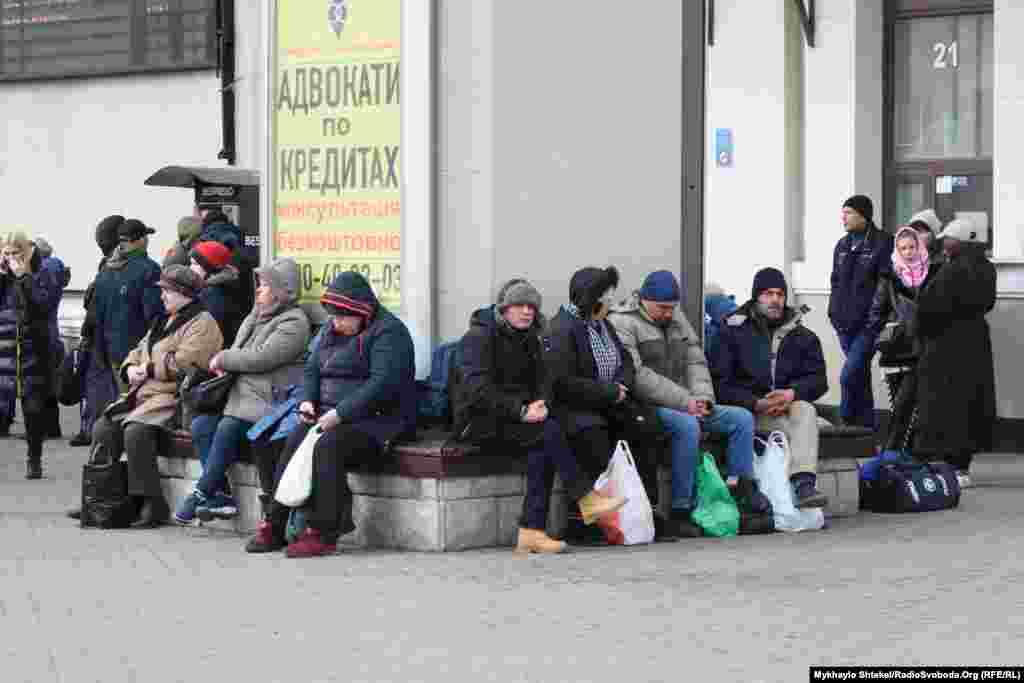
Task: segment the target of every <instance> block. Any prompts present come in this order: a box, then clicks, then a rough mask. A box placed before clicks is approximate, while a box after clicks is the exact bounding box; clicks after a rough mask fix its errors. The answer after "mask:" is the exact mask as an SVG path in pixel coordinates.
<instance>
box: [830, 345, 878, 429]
mask: <svg viewBox="0 0 1024 683" xmlns="http://www.w3.org/2000/svg"><path fill="white" fill-rule="evenodd" d="M839 345H840V346H841V347H842V348H843V353H845V354H846V361H845V362H844V363H843V370H842V372H841V373H840V375H839V384H840V385H841V387H842V396H841V398H840V404H839V413H840V415H841V416H842V418H843V420H844V421H845V422H846V423H847V424H850V425H857V426H858V427H867V428H868V429H875V428H876V426H877V425H876V424H875V397H874V393H873V392H872V388H871V357H872V356H874V355H875V335H874V333H872V332H870V331H868V330H862V331H860V332H858V333H856V334H847V333H845V332H840V333H839Z"/></svg>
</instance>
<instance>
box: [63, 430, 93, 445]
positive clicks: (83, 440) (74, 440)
mask: <svg viewBox="0 0 1024 683" xmlns="http://www.w3.org/2000/svg"><path fill="white" fill-rule="evenodd" d="M68 445H69V446H76V447H77V446H90V445H92V436H90V435H89V434H86V433H85V432H78V433H77V434H75V435H74V436H73V437H71V441H68Z"/></svg>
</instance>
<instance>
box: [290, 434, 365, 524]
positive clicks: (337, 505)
mask: <svg viewBox="0 0 1024 683" xmlns="http://www.w3.org/2000/svg"><path fill="white" fill-rule="evenodd" d="M312 426H313V425H308V424H300V425H299V426H298V427H296V428H295V431H293V432H292V433H291V434H290V435H289V436H288V440H287V442H286V443H285V446H284V450H283V451H282V452H281V455H280V457H279V458H278V461H277V467H276V469H275V472H274V487H275V489H276V488H277V482H279V481H280V480H281V475H282V474H284V469H285V467H287V466H288V462H289V461H290V460H291V459H292V455H293V454H294V453H295V451H296V450H298V448H299V445H301V444H302V440H303V439H305V438H306V433H307V432H309V430H310V429H311V428H312ZM380 453H381V447H380V444H379V443H378V442H377V440H376V439H374V438H373V437H372V436H370V435H369V434H367V433H366V432H363V431H360V430H359V429H357V428H355V427H353V426H352V425H346V424H341V425H338V426H337V427H335V428H334V429H332V430H330V431H329V432H325V433H324V435H323V436H321V437H320V439H319V440H318V441H317V442H316V448H315V449H314V450H313V494H312V495H311V496H310V497H309V499H308V500H307V501H306V503H305V504H304V505H303V506H302V508H303V510H304V511H305V513H306V524H307V525H308V526H309V527H311V528H313V529H316V530H317V531H319V532H320V538H321V539H322V540H323V541H324V542H325V543H334V542H335V541H337V539H338V536H341V535H344V534H347V533H348V532H350V531H352V530H353V529H355V528H356V527H355V524H354V523H353V521H352V490H351V489H349V487H348V474H347V472H346V470H345V467H346V465H351V464H354V463H357V462H363V461H366V460H369V459H370V458H373V457H377V456H379V455H380ZM286 512H287V508H285V506H283V505H281V504H280V503H278V502H277V501H274V502H273V503H272V504H271V508H270V516H271V519H272V520H273V521H274V522H275V523H277V524H280V523H281V522H280V520H282V519H285V520H286V519H287V515H286V514H285V513H286ZM279 531H283V530H279Z"/></svg>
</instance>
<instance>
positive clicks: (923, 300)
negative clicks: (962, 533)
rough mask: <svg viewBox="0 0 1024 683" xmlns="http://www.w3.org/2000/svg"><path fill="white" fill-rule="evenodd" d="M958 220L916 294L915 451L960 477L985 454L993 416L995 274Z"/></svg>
mask: <svg viewBox="0 0 1024 683" xmlns="http://www.w3.org/2000/svg"><path fill="white" fill-rule="evenodd" d="M976 236H977V233H976V232H975V230H974V228H973V226H972V225H971V224H970V223H969V222H967V221H964V220H961V219H958V220H955V221H953V222H952V223H950V224H949V225H948V226H947V227H946V229H945V230H944V231H943V232H942V234H940V235H939V237H940V238H942V239H943V240H944V242H943V251H944V252H945V254H946V258H947V259H948V260H947V262H946V263H945V264H944V265H943V266H942V268H941V269H940V270H939V271H938V273H937V274H936V275H935V277H934V278H932V280H931V282H930V283H929V284H928V286H927V287H925V288H924V290H923V291H922V292H921V294H920V295H919V296H918V301H917V315H918V329H917V333H918V335H919V338H920V342H921V356H920V361H919V363H918V380H919V393H918V395H919V396H920V403H919V418H920V419H919V423H918V433H917V449H918V453H919V454H922V455H925V456H929V457H934V456H941V457H942V458H944V459H945V460H946V461H947V462H949V463H950V464H951V465H953V466H954V467H956V468H957V470H959V471H960V473H961V475H963V481H965V482H968V483H969V480H967V479H966V475H967V470H968V468H969V467H970V465H971V459H972V458H973V456H974V454H975V453H977V452H979V451H986V450H991V448H992V428H993V425H994V423H995V417H996V392H995V370H994V366H993V361H992V337H991V335H990V333H989V327H988V323H987V322H986V321H985V315H986V314H987V313H988V312H989V311H991V310H992V309H993V307H995V303H996V270H995V267H994V266H993V265H992V263H991V262H989V260H988V259H987V258H985V254H984V251H983V245H981V244H978V243H976V242H974V240H975V239H976Z"/></svg>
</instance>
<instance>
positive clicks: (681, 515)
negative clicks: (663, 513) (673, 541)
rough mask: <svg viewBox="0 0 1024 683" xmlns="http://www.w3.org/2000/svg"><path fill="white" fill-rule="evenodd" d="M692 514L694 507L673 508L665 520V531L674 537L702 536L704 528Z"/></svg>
mask: <svg viewBox="0 0 1024 683" xmlns="http://www.w3.org/2000/svg"><path fill="white" fill-rule="evenodd" d="M692 515H693V510H692V509H689V508H672V512H671V513H669V517H668V519H667V520H665V533H666V534H667V535H669V536H672V537H674V538H700V537H701V536H703V535H704V530H703V529H701V528H700V527H699V526H698V525H697V524H695V523H694V521H693V519H692V517H691V516H692Z"/></svg>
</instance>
